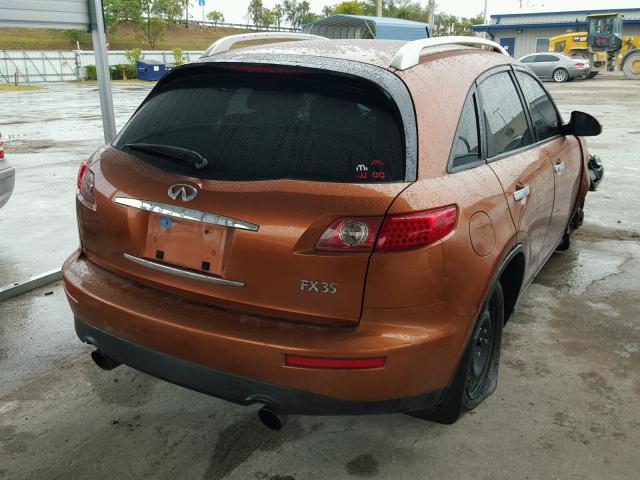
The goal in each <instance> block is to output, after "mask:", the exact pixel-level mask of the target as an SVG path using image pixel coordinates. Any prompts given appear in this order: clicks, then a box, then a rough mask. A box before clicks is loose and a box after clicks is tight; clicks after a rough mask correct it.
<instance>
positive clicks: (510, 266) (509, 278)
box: [498, 245, 526, 324]
mask: <svg viewBox="0 0 640 480" xmlns="http://www.w3.org/2000/svg"><path fill="white" fill-rule="evenodd" d="M525 265H526V260H525V256H524V247H523V246H522V245H517V246H516V247H515V248H514V249H513V250H511V252H509V255H507V258H505V260H504V262H503V263H502V266H501V268H500V273H499V274H498V280H499V281H500V285H501V286H502V293H503V295H504V323H505V324H506V323H507V322H508V321H509V318H511V314H513V312H514V310H515V308H516V304H517V303H518V298H519V297H520V292H521V291H522V284H523V282H524V272H525Z"/></svg>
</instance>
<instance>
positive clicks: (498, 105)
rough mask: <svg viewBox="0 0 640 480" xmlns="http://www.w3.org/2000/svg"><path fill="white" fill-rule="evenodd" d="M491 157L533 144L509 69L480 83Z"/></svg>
mask: <svg viewBox="0 0 640 480" xmlns="http://www.w3.org/2000/svg"><path fill="white" fill-rule="evenodd" d="M479 90H480V96H481V97H482V110H483V115H484V118H485V124H486V129H487V153H488V156H489V157H493V156H495V155H499V154H501V153H504V152H508V151H510V150H515V149H517V148H520V147H524V146H526V145H529V144H531V143H532V142H531V140H532V138H531V133H530V131H529V126H528V124H527V118H526V115H525V113H524V110H523V107H522V103H521V102H520V97H519V96H518V92H517V90H516V87H515V85H514V83H513V81H512V80H511V76H510V75H509V73H507V72H503V73H498V74H496V75H492V76H491V77H489V78H487V79H486V80H485V81H484V82H482V83H481V84H480V87H479Z"/></svg>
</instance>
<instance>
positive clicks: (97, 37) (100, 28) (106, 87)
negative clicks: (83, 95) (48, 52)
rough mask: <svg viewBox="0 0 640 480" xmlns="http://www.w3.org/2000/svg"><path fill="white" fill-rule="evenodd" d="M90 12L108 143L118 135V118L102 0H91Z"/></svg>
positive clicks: (103, 126)
mask: <svg viewBox="0 0 640 480" xmlns="http://www.w3.org/2000/svg"><path fill="white" fill-rule="evenodd" d="M89 13H90V15H91V36H92V39H93V50H94V52H95V54H96V75H97V78H98V92H99V93H100V108H101V110H102V128H103V130H104V140H105V142H106V143H111V141H112V140H113V139H114V138H115V137H116V119H115V114H114V113H113V95H112V93H111V74H110V71H109V58H108V56H107V37H106V35H105V32H104V18H103V15H102V0H90V1H89Z"/></svg>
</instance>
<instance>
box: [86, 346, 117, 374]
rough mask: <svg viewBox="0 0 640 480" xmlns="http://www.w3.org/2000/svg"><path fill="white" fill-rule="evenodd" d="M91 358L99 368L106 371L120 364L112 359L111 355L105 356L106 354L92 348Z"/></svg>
mask: <svg viewBox="0 0 640 480" xmlns="http://www.w3.org/2000/svg"><path fill="white" fill-rule="evenodd" d="M91 359H92V360H93V363H95V364H96V365H97V366H99V367H100V368H101V369H103V370H107V371H109V370H113V369H114V368H116V367H117V366H119V365H120V362H118V361H116V360H114V359H113V358H111V357H107V356H106V355H104V354H103V353H101V352H100V350H94V351H93V352H91Z"/></svg>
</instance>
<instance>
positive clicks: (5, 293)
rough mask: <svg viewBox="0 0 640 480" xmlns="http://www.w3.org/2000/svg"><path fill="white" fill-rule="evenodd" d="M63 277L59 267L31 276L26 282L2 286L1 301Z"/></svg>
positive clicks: (0, 288) (0, 289) (0, 290)
mask: <svg viewBox="0 0 640 480" xmlns="http://www.w3.org/2000/svg"><path fill="white" fill-rule="evenodd" d="M61 279H62V271H61V270H60V269H59V268H57V269H56V270H51V271H49V272H45V273H43V274H40V275H36V276H35V277H31V278H30V279H29V280H26V281H25V282H22V283H12V284H10V285H7V286H4V287H0V302H2V301H4V300H7V299H9V298H12V297H16V296H18V295H22V294H23V293H27V292H30V291H31V290H35V289H36V288H39V287H44V286H45V285H49V284H50V283H53V282H56V281H58V280H61Z"/></svg>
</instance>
